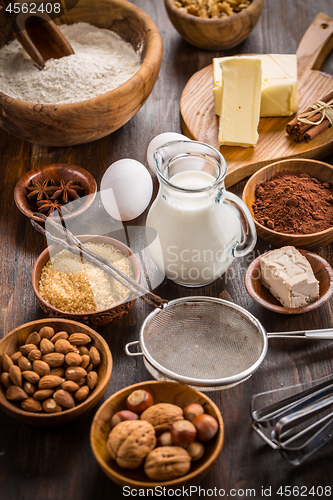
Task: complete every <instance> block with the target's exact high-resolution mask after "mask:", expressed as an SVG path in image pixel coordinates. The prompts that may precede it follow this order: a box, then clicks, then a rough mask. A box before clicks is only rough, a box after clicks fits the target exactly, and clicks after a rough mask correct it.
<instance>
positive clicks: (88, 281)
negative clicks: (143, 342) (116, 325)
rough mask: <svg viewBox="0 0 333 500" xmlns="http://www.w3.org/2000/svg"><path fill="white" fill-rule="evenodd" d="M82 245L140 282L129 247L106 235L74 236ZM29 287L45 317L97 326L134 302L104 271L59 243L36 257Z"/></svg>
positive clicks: (121, 313)
mask: <svg viewBox="0 0 333 500" xmlns="http://www.w3.org/2000/svg"><path fill="white" fill-rule="evenodd" d="M78 239H79V240H80V241H81V242H82V243H84V245H85V246H86V247H87V248H89V249H90V250H92V251H93V252H95V253H96V254H99V255H101V256H102V257H104V258H106V259H108V260H109V261H110V262H111V263H112V264H113V265H114V266H116V267H119V268H120V269H121V270H122V271H123V272H125V273H126V274H128V275H130V276H131V277H132V278H133V279H134V280H135V281H136V282H138V283H139V282H140V265H139V262H138V260H137V258H136V256H135V255H134V253H133V252H132V250H131V249H130V248H129V247H128V246H126V245H125V244H124V243H122V242H121V241H119V240H115V239H114V238H109V237H107V236H97V235H96V236H92V235H84V236H78ZM32 287H33V290H34V293H35V295H36V297H37V299H38V302H39V305H40V306H41V308H42V309H43V311H44V312H46V313H47V314H48V315H49V316H52V317H63V318H68V319H72V320H74V321H79V322H81V323H84V324H86V325H89V326H91V327H92V328H99V327H102V326H105V325H106V324H108V323H110V322H111V321H113V320H114V319H119V318H121V317H122V316H123V315H124V314H126V313H127V312H128V311H129V310H130V309H131V307H132V306H133V304H134V300H135V298H134V295H133V293H132V292H130V291H129V290H128V289H127V288H125V287H124V286H123V285H121V284H120V283H118V282H117V281H116V280H115V278H112V277H110V276H108V275H107V274H106V272H105V271H103V270H101V269H99V268H97V267H96V266H93V265H92V264H90V263H88V262H86V261H85V262H84V268H83V266H82V264H81V260H80V257H76V256H75V255H73V254H72V253H70V252H69V250H64V249H63V248H62V247H61V246H60V245H51V246H49V247H48V248H46V249H45V250H44V251H43V252H42V253H41V254H40V255H39V257H38V258H37V260H36V262H35V264H34V267H33V270H32Z"/></svg>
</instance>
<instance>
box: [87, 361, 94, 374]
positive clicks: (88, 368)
mask: <svg viewBox="0 0 333 500" xmlns="http://www.w3.org/2000/svg"><path fill="white" fill-rule="evenodd" d="M93 369H94V366H93V364H92V363H90V365H88V366H87V368H86V371H87V373H90V372H91V371H92V370H93Z"/></svg>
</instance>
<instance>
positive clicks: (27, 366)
mask: <svg viewBox="0 0 333 500" xmlns="http://www.w3.org/2000/svg"><path fill="white" fill-rule="evenodd" d="M17 364H18V367H19V368H20V370H21V371H22V372H24V371H25V370H31V368H32V364H31V362H30V361H29V360H28V358H26V357H25V356H20V357H19V358H18V360H17Z"/></svg>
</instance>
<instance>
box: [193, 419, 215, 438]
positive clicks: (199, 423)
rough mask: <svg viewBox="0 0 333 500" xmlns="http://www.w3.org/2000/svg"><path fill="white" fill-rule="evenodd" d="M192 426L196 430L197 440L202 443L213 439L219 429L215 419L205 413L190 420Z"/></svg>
mask: <svg viewBox="0 0 333 500" xmlns="http://www.w3.org/2000/svg"><path fill="white" fill-rule="evenodd" d="M192 424H193V425H194V426H195V427H196V429H197V437H198V439H200V441H204V442H205V441H210V440H211V439H213V437H214V436H215V434H216V433H217V431H218V429H219V424H218V422H217V420H216V418H214V417H212V416H211V415H207V413H203V414H202V415H198V416H197V417H195V418H194V419H193V420H192Z"/></svg>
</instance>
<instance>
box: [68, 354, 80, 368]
mask: <svg viewBox="0 0 333 500" xmlns="http://www.w3.org/2000/svg"><path fill="white" fill-rule="evenodd" d="M65 361H66V363H67V364H68V366H78V365H80V364H81V363H82V356H80V354H77V353H76V352H69V353H68V354H66V356H65Z"/></svg>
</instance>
